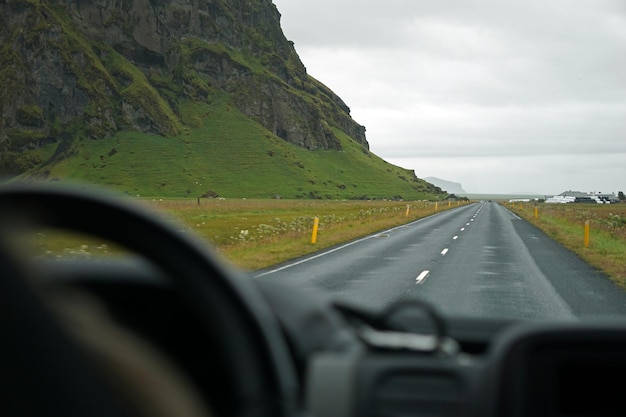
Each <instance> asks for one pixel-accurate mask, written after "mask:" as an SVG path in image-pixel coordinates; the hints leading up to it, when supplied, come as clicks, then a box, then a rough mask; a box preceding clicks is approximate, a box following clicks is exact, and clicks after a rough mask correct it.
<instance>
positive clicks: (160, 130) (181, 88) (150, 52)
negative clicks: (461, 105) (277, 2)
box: [0, 0, 368, 155]
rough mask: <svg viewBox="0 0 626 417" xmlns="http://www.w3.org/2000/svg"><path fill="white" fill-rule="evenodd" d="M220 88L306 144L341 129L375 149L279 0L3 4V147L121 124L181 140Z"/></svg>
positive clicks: (101, 134)
mask: <svg viewBox="0 0 626 417" xmlns="http://www.w3.org/2000/svg"><path fill="white" fill-rule="evenodd" d="M218 94H227V95H228V96H229V97H230V100H231V102H232V103H233V105H235V106H236V107H237V108H238V109H239V110H241V111H242V112H244V113H245V114H246V115H248V116H249V117H250V118H253V119H254V120H256V121H257V122H258V123H260V124H262V125H263V126H264V127H265V128H267V129H268V130H270V131H271V132H273V133H274V134H275V135H277V136H279V137H281V138H282V139H284V140H286V141H288V142H291V143H294V144H297V145H299V146H302V147H304V148H307V149H311V150H313V149H341V143H340V141H339V140H338V139H337V137H336V135H335V133H334V130H335V129H338V130H340V131H343V132H345V133H346V134H348V136H350V137H351V138H352V139H354V140H355V141H356V142H358V143H360V144H361V145H362V146H363V147H364V148H367V147H368V144H367V141H366V138H365V128H364V127H363V126H360V125H359V124H357V123H356V122H355V121H354V120H352V118H351V117H350V109H349V108H348V107H347V106H346V104H345V103H344V102H343V101H342V100H341V99H340V98H339V97H338V96H337V95H335V94H334V93H333V92H332V91H331V90H330V89H328V88H327V87H325V86H324V85H323V84H321V83H320V82H318V81H317V80H315V79H314V78H312V77H311V76H309V75H308V74H307V72H306V69H305V67H304V65H303V64H302V62H301V61H300V59H299V58H298V55H297V53H296V51H295V49H294V46H293V44H292V43H291V42H290V41H288V40H287V39H286V38H285V36H284V35H283V33H282V30H281V28H280V13H279V12H278V10H277V9H276V7H275V6H274V4H273V3H272V2H271V0H191V1H189V0H185V1H183V0H135V1H125V0H117V1H110V0H87V1H82V0H81V1H71V0H63V1H60V0H49V1H45V0H41V1H37V0H7V1H0V151H2V152H4V153H5V155H6V154H7V152H16V151H19V149H21V148H24V147H36V146H38V144H40V143H45V142H49V141H61V142H62V141H64V140H65V141H71V140H73V139H74V138H77V137H83V138H91V139H100V138H106V137H109V136H111V135H112V134H114V133H115V132H117V131H120V130H138V131H142V132H152V133H156V134H160V135H163V136H175V135H177V134H179V133H180V132H181V130H182V129H184V126H185V124H186V123H188V122H187V121H186V120H185V118H184V117H183V115H182V114H181V106H182V105H183V104H188V103H189V102H206V101H210V100H211V98H212V97H214V96H215V95H218ZM61 148H62V147H61Z"/></svg>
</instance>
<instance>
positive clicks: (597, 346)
mask: <svg viewBox="0 0 626 417" xmlns="http://www.w3.org/2000/svg"><path fill="white" fill-rule="evenodd" d="M0 212H1V213H3V214H2V216H1V218H0V270H1V271H2V272H1V275H2V278H1V279H0V323H1V324H0V328H2V330H3V333H2V338H1V340H2V343H0V415H2V416H39V417H48V416H78V415H84V416H102V417H105V416H106V417H113V416H216V417H226V416H242V417H270V416H271V417H279V416H283V417H287V416H315V417H344V416H345V417H352V416H354V417H356V416H359V417H360V416H363V417H366V416H367V417H390V416H494V417H495V416H507V417H513V416H516V417H522V416H524V417H531V416H532V417H540V416H623V415H626V402H625V401H623V399H622V398H621V395H620V394H621V386H620V383H619V381H620V377H621V376H622V375H623V374H624V371H626V325H625V324H624V323H623V322H619V321H609V320H603V319H597V320H591V319H589V320H585V321H568V322H563V321H554V322H549V321H541V322H537V321H525V320H512V319H496V318H492V319H484V318H469V317H448V316H446V315H444V314H443V313H442V312H441V311H438V310H437V307H436V306H433V305H429V304H427V303H425V302H422V301H419V300H415V299H407V300H401V301H399V302H397V303H394V304H393V305H390V306H387V307H386V308H385V309H382V310H372V309H368V308H366V307H364V306H359V305H351V304H347V303H341V302H337V301H334V300H333V299H332V298H330V297H326V296H323V295H321V294H320V296H319V297H317V296H316V295H315V294H312V293H311V292H310V291H303V290H302V289H299V288H297V287H294V286H291V285H289V284H288V283H284V284H283V283H280V284H278V283H275V282H269V281H264V280H260V279H254V278H252V277H251V276H250V275H249V274H247V273H245V272H243V271H240V270H238V269H237V268H235V267H233V266H232V265H229V264H228V262H226V261H224V260H223V259H222V258H221V257H220V256H219V255H218V254H217V253H215V252H213V251H211V250H210V249H207V244H206V243H205V242H202V241H200V240H199V239H198V238H196V237H194V236H193V235H190V234H189V233H186V232H183V231H181V230H180V229H179V228H177V227H176V226H175V224H174V223H173V222H168V221H164V219H163V218H162V217H161V216H160V215H157V214H155V213H152V212H149V211H148V210H146V209H145V207H139V206H138V205H135V204H133V203H131V202H129V201H127V200H124V199H120V198H117V195H115V194H110V193H108V192H102V191H95V190H93V189H92V190H88V191H87V190H85V189H80V188H77V187H67V186H63V187H62V186H51V185H32V184H31V185H14V186H5V187H3V189H2V190H0ZM42 227H44V228H54V229H61V230H70V231H73V232H77V233H84V234H89V235H94V236H98V237H101V238H105V239H107V240H109V241H111V242H114V243H115V244H117V245H119V246H122V247H124V248H126V249H127V250H128V251H129V252H131V253H132V255H129V256H123V257H112V258H105V259H97V260H83V259H48V258H42V257H37V256H32V255H31V254H29V252H28V251H27V250H26V249H23V248H22V245H21V243H20V236H22V235H23V234H25V233H29V232H30V231H32V230H37V229H38V228H42Z"/></svg>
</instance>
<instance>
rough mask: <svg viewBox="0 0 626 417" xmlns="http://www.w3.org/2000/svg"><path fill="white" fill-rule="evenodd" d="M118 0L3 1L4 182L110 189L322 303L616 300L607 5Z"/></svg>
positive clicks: (621, 32)
mask: <svg viewBox="0 0 626 417" xmlns="http://www.w3.org/2000/svg"><path fill="white" fill-rule="evenodd" d="M118 3H119V4H118ZM118 3H115V4H110V5H107V6H102V7H101V6H99V5H97V4H96V3H95V2H79V3H72V4H71V5H70V4H69V3H67V2H59V1H52V0H50V1H40V2H3V3H0V41H1V44H0V65H1V67H0V103H1V104H0V175H1V176H2V178H3V183H5V184H14V183H31V182H45V183H50V184H53V185H56V184H59V183H60V184H72V185H76V184H79V186H80V187H84V188H91V189H93V190H106V191H111V190H112V191H114V192H116V193H117V194H116V195H118V196H120V198H122V197H123V198H125V199H128V200H131V201H133V203H137V204H139V205H140V206H142V207H145V208H146V209H147V210H150V211H155V212H157V213H159V214H162V215H163V216H164V217H165V218H166V219H168V221H170V219H173V220H171V221H172V222H175V224H176V225H177V227H178V228H179V229H181V230H182V231H183V232H184V233H189V234H193V235H198V236H199V237H200V238H201V239H202V240H203V241H206V242H207V244H208V246H211V247H212V248H214V249H215V250H216V251H217V252H218V253H219V254H220V256H223V257H224V258H225V259H226V260H227V261H228V262H230V263H232V264H234V265H236V266H237V267H238V268H240V269H242V270H244V271H245V272H246V273H248V274H249V275H250V279H251V280H268V281H276V282H285V283H289V284H292V285H295V286H297V287H301V288H306V289H307V290H311V291H314V292H316V293H318V294H321V295H322V296H325V297H330V298H332V299H335V300H338V301H342V302H349V303H355V304H358V305H363V306H368V307H372V308H383V307H385V306H388V305H390V304H392V303H393V302H395V301H398V300H402V299H406V298H408V299H419V300H426V301H428V302H430V303H432V304H433V305H434V306H435V307H436V308H437V309H439V310H440V311H441V312H442V313H444V314H447V315H453V316H466V317H485V318H496V319H501V318H505V319H509V318H510V319H539V320H545V319H563V320H571V319H580V318H585V317H596V316H617V317H623V316H624V315H625V314H626V292H625V291H624V289H625V288H626V204H624V201H625V200H626V198H625V196H624V193H623V191H624V190H625V189H626V165H625V164H624V158H625V157H626V141H624V132H625V131H626V77H624V75H623V69H624V68H625V67H626V6H625V5H624V3H623V2H621V1H619V0H613V1H610V0H594V1H591V0H575V1H551V2H545V1H536V0H531V1H515V2H506V3H504V2H500V1H496V0H485V1H471V2H467V1H440V2H425V1H407V0H388V1H386V2H373V1H369V0H368V1H363V0H361V1H357V0H333V1H330V0H318V1H303V0H273V1H270V0H249V1H243V0H242V1H235V2H223V1H217V2H211V1H199V2H195V3H194V4H193V5H182V4H179V2H170V1H164V2H131V3H128V2H118ZM85 215H86V216H89V213H85ZM94 221H104V220H103V219H94ZM27 240H28V241H29V243H30V244H31V245H33V246H34V247H35V248H36V250H37V254H38V256H42V257H48V258H57V257H58V258H66V257H70V258H76V257H78V258H93V257H98V256H117V255H119V254H122V253H123V249H120V248H116V247H114V246H111V245H110V244H109V243H108V242H104V241H100V240H93V239H92V238H90V237H85V236H69V235H67V234H66V233H63V232H58V231H50V230H41V231H37V232H36V233H34V234H33V235H32V236H30V237H28V238H27Z"/></svg>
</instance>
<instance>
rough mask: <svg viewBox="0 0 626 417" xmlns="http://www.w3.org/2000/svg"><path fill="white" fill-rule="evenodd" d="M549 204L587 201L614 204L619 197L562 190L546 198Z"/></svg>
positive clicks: (617, 201)
mask: <svg viewBox="0 0 626 417" xmlns="http://www.w3.org/2000/svg"><path fill="white" fill-rule="evenodd" d="M546 203H549V204H565V203H589V204H615V203H619V198H617V196H616V195H615V194H602V193H596V192H593V193H583V192H581V191H572V190H569V191H564V192H562V193H561V194H559V195H555V196H553V197H548V198H546Z"/></svg>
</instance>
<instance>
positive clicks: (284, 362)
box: [0, 184, 298, 417]
mask: <svg viewBox="0 0 626 417" xmlns="http://www.w3.org/2000/svg"><path fill="white" fill-rule="evenodd" d="M119 197H120V196H119V195H116V194H114V193H112V192H110V191H108V190H105V191H103V190H99V191H97V192H96V191H94V190H93V189H92V190H81V189H78V188H77V187H67V186H57V185H55V186H50V185H48V184H36V185H14V186H8V187H5V188H4V189H2V190H0V213H3V215H2V218H1V219H0V230H2V226H3V225H5V224H6V222H7V220H8V221H9V222H10V223H11V225H13V224H14V223H15V221H16V220H18V219H19V221H20V222H22V223H25V224H34V225H37V226H44V227H53V228H61V229H67V230H71V231H74V232H78V233H85V234H89V235H94V236H97V237H100V238H104V239H107V240H110V241H112V242H114V243H116V244H119V245H121V246H123V247H125V248H128V249H130V250H131V251H133V252H136V253H137V254H139V255H141V256H143V257H145V258H146V259H148V260H149V261H150V262H152V263H153V264H154V265H156V266H158V267H159V268H160V269H162V270H163V271H164V272H165V273H166V275H167V276H168V277H171V279H172V284H173V285H174V287H175V289H176V291H177V292H178V293H179V294H180V295H181V296H182V297H184V299H185V300H186V301H187V302H188V305H189V307H190V309H192V311H194V312H195V313H196V314H197V315H198V316H199V317H201V318H202V319H203V320H204V323H206V326H207V329H208V328H213V329H215V330H214V331H215V332H216V333H217V334H219V336H220V337H219V338H217V339H218V343H219V345H220V346H219V347H218V349H219V352H220V353H221V355H222V356H221V358H220V359H222V360H223V361H224V362H225V364H226V367H227V369H229V371H230V373H229V376H230V377H231V378H230V381H229V382H228V383H229V384H230V388H231V392H233V395H234V397H235V398H237V402H236V409H235V410H234V415H241V416H259V417H261V416H268V417H269V416H287V415H293V414H295V411H296V409H297V392H298V387H297V379H296V376H295V375H296V374H295V371H294V369H293V363H292V361H291V359H290V356H289V353H288V349H287V347H286V345H285V342H284V339H283V337H282V335H281V332H280V329H279V326H278V324H277V321H276V319H275V317H273V315H272V314H271V312H270V309H269V308H268V306H267V305H266V304H265V301H264V299H263V298H262V297H261V296H260V294H258V293H257V292H256V291H255V289H254V288H253V286H252V285H251V284H250V283H249V282H247V279H249V278H247V277H245V276H244V275H243V274H242V273H240V272H239V271H236V270H235V269H234V268H231V267H229V265H227V264H226V263H224V262H222V261H221V260H220V258H219V257H217V256H216V255H215V254H214V253H213V252H212V251H211V250H210V249H209V248H207V245H206V244H204V243H202V242H200V241H199V240H197V239H195V238H193V236H189V235H187V234H185V233H183V232H181V231H180V230H178V229H176V228H175V227H174V226H173V225H172V224H168V223H166V222H164V221H163V220H162V219H161V218H160V217H158V216H156V215H154V214H152V213H148V212H146V211H145V210H142V209H140V208H139V207H137V206H135V205H134V204H131V202H128V201H123V200H122V199H121V198H119ZM94 219H96V220H94ZM97 219H100V220H99V221H98V220H97ZM104 219H106V220H104ZM216 317H219V320H216V319H215V318H216ZM225 383H226V381H225Z"/></svg>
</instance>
